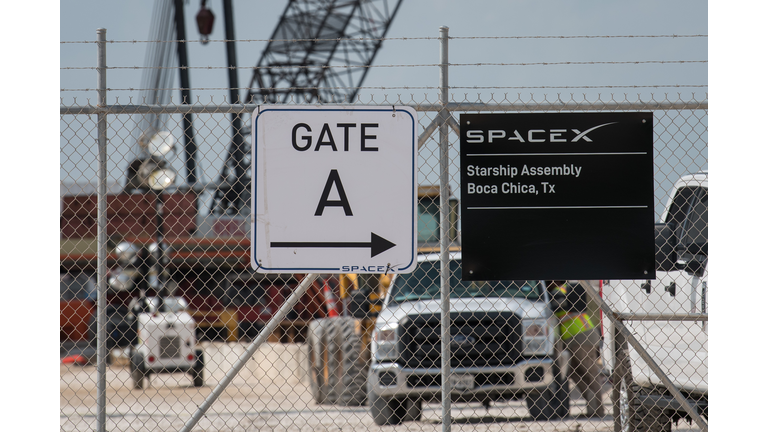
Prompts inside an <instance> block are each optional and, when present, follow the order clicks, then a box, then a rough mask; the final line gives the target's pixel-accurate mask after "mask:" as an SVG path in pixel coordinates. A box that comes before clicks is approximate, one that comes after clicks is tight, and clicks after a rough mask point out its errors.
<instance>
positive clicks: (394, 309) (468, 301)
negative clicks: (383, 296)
mask: <svg viewBox="0 0 768 432" xmlns="http://www.w3.org/2000/svg"><path fill="white" fill-rule="evenodd" d="M450 304H451V309H450V310H451V312H509V311H513V312H514V313H515V314H516V315H518V316H519V317H521V318H549V317H550V316H551V315H552V313H551V311H550V310H549V308H548V307H547V305H546V303H545V302H543V301H531V300H526V299H519V298H500V297H490V298H484V297H476V298H452V299H451V300H450ZM440 312H441V307H440V300H421V301H411V302H402V303H397V304H391V305H389V306H387V307H385V308H384V309H382V311H381V312H380V313H379V317H378V318H377V319H376V324H377V326H378V327H385V326H392V325H396V324H397V323H398V322H399V321H400V319H402V318H403V317H405V316H406V315H413V314H425V315H427V314H440Z"/></svg>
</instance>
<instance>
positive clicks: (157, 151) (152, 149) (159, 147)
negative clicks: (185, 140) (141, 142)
mask: <svg viewBox="0 0 768 432" xmlns="http://www.w3.org/2000/svg"><path fill="white" fill-rule="evenodd" d="M175 145H176V143H175V140H174V138H173V135H171V133H170V132H168V131H160V132H158V133H156V134H154V135H152V138H150V139H149V141H148V142H147V151H148V152H149V154H151V155H152V156H156V157H163V156H165V155H167V154H168V153H169V152H170V151H171V150H173V149H174V147H175Z"/></svg>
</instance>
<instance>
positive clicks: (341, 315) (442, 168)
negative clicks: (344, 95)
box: [60, 29, 708, 431]
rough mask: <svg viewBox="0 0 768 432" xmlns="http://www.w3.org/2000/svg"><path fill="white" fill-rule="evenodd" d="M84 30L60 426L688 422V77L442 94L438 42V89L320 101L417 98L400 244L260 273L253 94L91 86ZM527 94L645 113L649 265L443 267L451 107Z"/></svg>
mask: <svg viewBox="0 0 768 432" xmlns="http://www.w3.org/2000/svg"><path fill="white" fill-rule="evenodd" d="M101 36H102V37H103V34H101ZM445 36H446V37H441V39H440V40H439V43H441V44H443V45H442V48H441V49H445V53H447V43H448V39H447V29H446V34H445ZM97 46H98V47H99V59H100V64H99V66H98V67H97V68H96V72H97V75H98V76H99V79H100V81H99V83H100V84H99V89H98V92H99V101H98V103H97V104H96V105H92V104H91V105H79V106H62V107H61V124H62V130H61V137H62V147H61V160H62V172H63V174H62V179H61V180H62V206H61V264H60V272H61V291H60V293H61V324H60V333H61V352H62V365H61V381H60V384H61V399H60V401H61V412H60V418H61V429H62V430H67V431H69V430H92V429H96V430H113V431H116V430H121V431H122V430H126V431H128V430H185V431H190V430H219V431H221V430H232V431H239V430H356V429H366V430H379V429H382V427H386V426H389V428H391V426H395V427H394V429H395V430H419V431H427V430H450V429H452V428H456V429H459V430H552V431H554V430H622V431H624V430H670V429H676V430H685V429H689V428H693V429H697V430H699V429H700V430H705V429H706V421H705V419H706V417H707V397H708V393H707V360H708V357H707V315H706V314H707V298H708V297H707V260H706V257H707V202H708V200H707V175H706V169H707V163H708V144H707V122H708V117H707V110H708V105H707V100H706V97H700V98H698V99H697V98H695V97H693V98H686V97H683V96H681V95H676V96H670V95H668V94H664V95H663V96H659V95H651V97H650V98H647V99H645V100H640V98H639V97H638V98H630V97H628V96H621V97H617V96H614V95H611V96H608V97H604V96H598V97H595V98H593V99H591V100H587V99H586V97H585V98H578V97H574V96H570V97H569V98H563V97H561V95H559V94H558V95H557V97H556V98H548V97H543V98H540V99H536V98H534V97H533V96H531V97H530V98H528V97H523V96H520V95H514V96H512V95H507V94H503V95H499V94H492V95H490V96H489V97H487V99H485V100H472V101H469V100H467V98H466V97H462V98H461V99H458V100H457V99H455V98H454V97H453V96H451V95H450V94H449V93H448V92H447V89H448V82H447V68H448V62H447V57H445V58H443V59H441V64H440V67H441V68H445V71H446V73H445V74H444V75H441V82H440V85H439V89H440V91H441V92H440V94H438V95H436V96H427V95H424V96H423V97H418V96H414V95H408V96H404V95H401V94H400V93H396V94H393V95H390V94H385V95H383V96H381V97H379V98H378V99H374V97H373V96H372V97H371V99H370V100H365V101H363V100H361V99H360V98H356V99H354V100H352V101H323V102H324V103H325V104H334V105H339V104H341V105H343V106H346V107H353V108H354V107H355V106H358V107H363V106H371V105H373V106H386V107H392V106H409V107H411V108H413V109H414V110H415V111H416V112H417V113H418V128H417V129H418V131H417V133H418V134H419V137H418V167H417V181H418V189H417V191H418V196H417V197H416V200H417V204H418V205H417V213H418V214H417V215H416V217H417V221H416V231H417V233H418V242H419V249H418V251H419V254H418V260H417V261H418V262H417V264H416V266H415V270H414V271H413V272H412V273H406V274H390V273H387V272H382V273H380V274H354V273H341V272H340V273H334V274H294V273H285V274H283V273H271V274H261V273H257V272H254V270H253V269H252V268H251V265H250V253H251V237H250V236H251V229H252V226H253V224H254V223H255V221H254V210H253V209H251V200H252V197H251V191H252V186H251V181H252V178H251V167H250V165H251V159H250V158H251V151H252V149H251V144H252V141H251V140H252V135H251V134H252V133H253V131H250V130H249V129H250V127H249V126H247V125H249V124H250V123H249V122H248V121H246V120H247V119H248V118H249V117H251V115H252V114H253V113H254V112H257V110H258V109H259V105H256V104H229V103H220V104H208V105H206V104H199V103H198V104H190V105H183V104H173V103H166V104H137V105H133V104H131V105H120V104H112V105H108V104H107V102H106V94H107V93H106V88H107V87H106V80H105V76H106V72H107V69H108V68H107V67H106V56H105V52H106V44H105V43H104V39H103V38H102V39H101V40H100V43H99V44H97ZM101 79H104V81H101ZM312 102H313V103H315V104H318V105H322V104H323V103H318V102H317V101H312ZM291 103H293V104H295V105H297V106H301V105H302V104H304V103H305V101H303V100H293V101H291ZM261 107H262V108H263V107H264V106H263V105H262V106H261ZM530 112H538V113H554V112H558V113H563V112H568V113H570V112H598V113H600V112H611V113H613V112H650V113H652V116H653V163H654V167H653V168H654V194H655V198H654V212H655V219H656V220H657V221H659V222H663V224H662V223H659V224H657V228H656V239H657V245H658V246H657V256H656V258H657V273H656V276H657V277H656V279H655V280H647V281H646V280H599V281H582V282H581V283H579V281H554V280H510V281H474V282H468V281H463V280H462V274H461V273H462V266H461V259H462V255H461V231H462V215H461V212H460V211H459V208H460V203H461V200H462V190H463V189H462V185H461V182H460V177H461V170H462V167H461V166H460V162H459V159H460V158H459V133H460V132H461V130H460V127H459V124H458V122H457V120H459V117H460V115H461V114H466V113H480V114H485V113H489V114H490V113H530ZM188 116H195V117H196V119H195V124H196V125H202V126H198V127H197V128H196V130H195V131H194V137H196V138H191V135H192V132H191V130H190V128H189V127H188V126H189V123H187V122H188V120H189V117H188ZM137 129H141V130H138V131H137ZM172 130H183V131H186V133H185V132H182V134H183V139H180V141H183V144H184V145H183V148H184V154H183V155H182V154H181V152H178V153H179V154H176V153H177V150H178V148H180V147H182V143H175V139H174V136H173V134H171V133H168V132H166V131H172ZM344 131H347V132H348V131H349V127H348V126H347V129H343V128H342V129H340V130H339V133H342V134H343V133H344ZM329 133H330V132H329ZM233 137H235V138H233ZM237 137H240V139H238V138H237ZM195 139H197V140H198V141H197V143H199V144H196V143H195ZM320 139H322V137H321V138H320ZM326 139H329V138H328V137H326ZM330 139H331V140H332V139H333V138H330ZM190 142H191V143H192V145H190ZM173 157H177V158H183V159H184V165H183V167H184V169H180V168H179V167H180V162H179V161H178V160H174V159H172V158H173ZM209 166H210V167H215V168H216V170H217V171H219V172H221V175H220V176H219V177H218V179H216V180H215V181H211V182H210V183H204V182H201V181H199V180H197V178H196V177H195V176H190V175H189V173H190V172H193V173H194V172H195V170H200V171H205V170H207V169H209ZM702 171H703V173H702ZM183 173H186V174H187V176H186V177H185V178H183V179H182V178H181V177H182V174H183ZM296 174H297V173H291V172H286V173H284V175H285V181H286V182H296V181H298V180H297V178H299V176H297V175H296ZM94 179H97V180H96V181H94ZM624 181H626V182H632V181H633V179H626V180H624ZM283 198H284V200H285V202H286V205H294V204H295V203H293V202H292V197H291V196H285V197H283ZM314 205H316V203H313V206H314ZM380 207H381V208H380V211H381V212H387V198H386V196H385V197H382V199H381V206H380ZM508 228H509V227H498V229H499V230H502V229H508ZM518 228H519V227H518ZM339 241H348V240H347V239H339ZM488 242H489V245H488V246H489V247H493V248H496V247H504V248H513V247H514V245H495V244H492V243H493V239H489V240H488ZM574 253H578V252H574ZM446 394H448V395H450V398H447V397H443V396H444V395H446Z"/></svg>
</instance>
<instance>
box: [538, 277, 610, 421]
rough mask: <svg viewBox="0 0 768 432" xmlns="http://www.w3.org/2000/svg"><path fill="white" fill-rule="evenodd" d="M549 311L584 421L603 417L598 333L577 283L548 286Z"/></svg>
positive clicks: (599, 338) (559, 282)
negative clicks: (584, 410) (579, 397)
mask: <svg viewBox="0 0 768 432" xmlns="http://www.w3.org/2000/svg"><path fill="white" fill-rule="evenodd" d="M549 292H550V294H551V295H552V310H553V311H554V313H555V316H556V317H557V318H558V319H559V320H560V327H559V330H560V337H561V339H562V340H563V345H564V348H565V349H566V350H568V352H570V353H571V359H570V370H569V373H568V377H569V378H570V379H571V380H572V381H573V382H574V383H575V384H576V386H577V387H578V388H579V390H580V391H581V394H582V396H584V399H585V400H586V401H587V416H588V417H595V416H597V417H603V415H604V414H605V412H604V408H603V392H602V382H601V381H600V367H599V365H598V356H599V353H600V351H599V348H600V341H601V336H600V329H599V328H598V327H597V324H596V322H595V321H594V320H593V319H592V318H591V317H590V316H589V314H588V313H587V298H586V297H587V293H586V291H585V290H584V287H583V286H581V284H580V283H578V282H571V283H567V282H566V281H553V282H552V283H551V284H550V285H549Z"/></svg>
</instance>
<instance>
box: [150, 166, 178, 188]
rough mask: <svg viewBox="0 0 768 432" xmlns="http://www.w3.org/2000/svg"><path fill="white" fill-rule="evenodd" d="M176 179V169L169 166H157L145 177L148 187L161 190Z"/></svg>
mask: <svg viewBox="0 0 768 432" xmlns="http://www.w3.org/2000/svg"><path fill="white" fill-rule="evenodd" d="M175 181H176V171H174V170H172V169H171V168H158V169H156V170H155V171H152V174H150V175H149V177H147V186H149V188H150V189H152V190H156V191H161V190H164V189H166V188H168V187H169V186H171V185H173V183H174V182H175Z"/></svg>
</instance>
